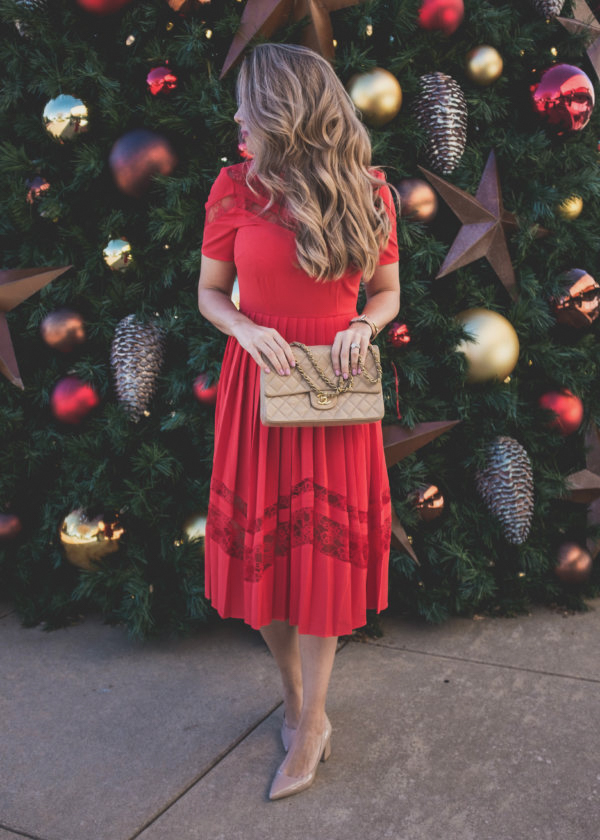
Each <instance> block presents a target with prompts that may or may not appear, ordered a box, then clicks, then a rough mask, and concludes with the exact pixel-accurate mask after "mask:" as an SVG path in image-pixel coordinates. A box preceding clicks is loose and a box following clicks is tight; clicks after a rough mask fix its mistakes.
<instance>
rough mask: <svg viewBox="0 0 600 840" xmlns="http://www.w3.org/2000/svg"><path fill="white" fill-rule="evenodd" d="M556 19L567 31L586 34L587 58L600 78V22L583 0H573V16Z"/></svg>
mask: <svg viewBox="0 0 600 840" xmlns="http://www.w3.org/2000/svg"><path fill="white" fill-rule="evenodd" d="M556 20H557V21H558V22H559V23H561V24H562V25H563V26H564V28H565V29H566V30H567V32H573V33H574V34H580V33H585V34H586V36H587V37H586V42H587V44H588V48H587V54H588V58H589V60H590V63H591V65H592V67H593V68H594V71H595V73H596V76H597V77H598V78H599V79H600V24H599V23H598V20H597V19H596V16H595V14H594V12H593V11H592V10H591V9H590V7H589V6H588V4H587V3H586V2H585V0H575V2H574V4H573V17H572V18H565V17H557V18H556Z"/></svg>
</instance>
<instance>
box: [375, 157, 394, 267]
mask: <svg viewBox="0 0 600 840" xmlns="http://www.w3.org/2000/svg"><path fill="white" fill-rule="evenodd" d="M375 175H376V176H377V177H378V178H381V180H382V181H385V180H386V177H385V172H383V171H382V170H380V169H376V170H375ZM379 194H380V195H381V197H382V198H383V203H384V204H385V207H386V210H387V214H388V216H389V217H390V222H391V229H390V238H389V240H388V243H387V245H386V247H385V248H383V250H382V251H380V254H379V263H378V265H388V264H389V263H394V262H398V260H399V253H398V231H397V230H396V205H395V204H394V198H393V196H392V191H391V190H390V188H389V187H388V185H387V184H386V183H384V184H383V186H382V187H381V188H380V190H379Z"/></svg>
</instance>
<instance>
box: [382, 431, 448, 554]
mask: <svg viewBox="0 0 600 840" xmlns="http://www.w3.org/2000/svg"><path fill="white" fill-rule="evenodd" d="M460 422H461V421H460V420H434V421H433V422H430V423H417V425H416V426H415V427H414V429H407V428H404V426H399V425H398V424H394V425H390V426H383V427H382V433H383V448H384V450H385V463H386V465H387V466H388V467H391V466H392V465H393V464H397V463H398V462H399V461H401V460H402V459H403V458H406V457H407V456H408V455H410V454H411V452H416V450H417V449H420V448H421V447H422V446H425V444H426V443H429V442H430V441H432V440H434V439H435V438H436V437H439V436H440V435H442V434H443V433H444V432H447V431H448V429H451V428H452V427H453V426H456V424H457V423H460ZM392 545H393V546H394V547H395V548H399V549H400V550H402V551H405V552H406V553H407V554H408V555H409V556H410V557H412V559H413V560H414V561H415V563H416V564H417V566H420V565H421V564H420V563H419V561H418V559H417V555H416V554H415V552H414V549H413V547H412V544H411V542H410V537H409V536H408V535H407V533H406V531H405V530H404V527H403V526H402V523H401V522H400V520H399V519H398V515H397V514H396V511H395V510H394V509H393V508H392Z"/></svg>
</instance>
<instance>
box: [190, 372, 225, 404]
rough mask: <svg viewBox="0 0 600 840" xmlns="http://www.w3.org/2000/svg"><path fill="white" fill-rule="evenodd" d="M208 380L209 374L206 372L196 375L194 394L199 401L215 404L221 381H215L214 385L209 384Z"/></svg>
mask: <svg viewBox="0 0 600 840" xmlns="http://www.w3.org/2000/svg"><path fill="white" fill-rule="evenodd" d="M207 382H208V374H206V373H201V374H200V375H199V376H197V377H196V379H195V380H194V396H195V397H196V399H197V400H198V402H201V403H204V404H205V405H214V404H215V403H216V401H217V390H218V387H219V383H218V382H215V383H214V385H207Z"/></svg>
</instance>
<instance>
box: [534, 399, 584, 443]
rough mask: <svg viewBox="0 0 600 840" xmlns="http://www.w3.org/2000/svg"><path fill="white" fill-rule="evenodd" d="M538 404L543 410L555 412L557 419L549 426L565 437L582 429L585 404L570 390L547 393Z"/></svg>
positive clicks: (550, 422) (549, 423)
mask: <svg viewBox="0 0 600 840" xmlns="http://www.w3.org/2000/svg"><path fill="white" fill-rule="evenodd" d="M538 404H539V405H540V406H541V407H542V408H549V409H550V410H551V411H554V413H555V414H556V417H554V418H552V420H550V421H549V422H548V425H549V426H550V428H551V429H556V430H557V431H558V432H560V433H561V435H563V436H564V437H566V436H567V435H570V434H572V433H573V432H576V431H577V429H578V428H579V427H580V425H581V421H582V420H583V403H582V402H581V400H580V399H579V397H576V396H575V394H573V393H572V392H571V391H569V389H568V388H563V389H562V390H560V391H547V392H546V393H545V394H542V396H541V397H540V398H539V400H538Z"/></svg>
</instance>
